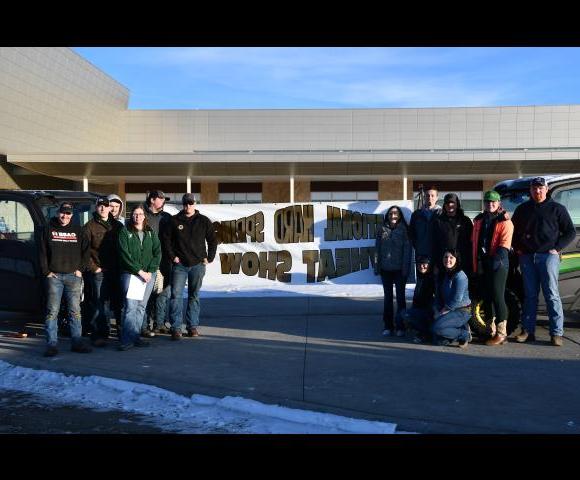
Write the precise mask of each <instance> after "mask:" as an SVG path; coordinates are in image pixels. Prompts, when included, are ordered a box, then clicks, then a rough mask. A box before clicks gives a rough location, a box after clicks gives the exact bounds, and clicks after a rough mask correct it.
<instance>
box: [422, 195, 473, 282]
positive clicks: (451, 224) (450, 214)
mask: <svg viewBox="0 0 580 480" xmlns="http://www.w3.org/2000/svg"><path fill="white" fill-rule="evenodd" d="M472 231H473V223H472V222H471V220H470V219H469V217H468V216H466V215H465V213H463V209H462V208H461V203H460V201H459V197H458V196H457V195H456V194H455V193H448V194H447V195H445V197H444V198H443V211H442V212H441V214H440V215H436V216H434V217H433V223H432V227H431V234H432V238H433V248H432V255H433V257H432V259H431V260H432V262H433V267H434V269H435V270H436V271H437V270H441V269H442V268H443V263H442V262H443V252H445V250H447V249H450V248H451V249H456V250H458V251H459V254H460V255H461V259H462V268H463V271H464V272H465V273H466V275H467V276H468V277H470V275H471V271H472V270H473V266H472V263H473V262H472V261H471V255H472V252H471V232H472Z"/></svg>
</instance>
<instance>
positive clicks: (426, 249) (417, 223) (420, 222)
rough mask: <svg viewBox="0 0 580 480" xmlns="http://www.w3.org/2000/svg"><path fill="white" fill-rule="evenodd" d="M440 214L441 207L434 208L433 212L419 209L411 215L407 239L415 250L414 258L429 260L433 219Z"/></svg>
mask: <svg viewBox="0 0 580 480" xmlns="http://www.w3.org/2000/svg"><path fill="white" fill-rule="evenodd" d="M440 214H441V207H439V206H436V207H435V208H434V209H433V210H429V209H426V208H419V209H417V210H415V211H414V212H413V214H412V215H411V222H410V223H409V238H410V239H411V243H412V244H413V248H414V249H415V256H416V257H418V256H426V257H429V258H431V249H432V247H433V233H432V229H433V218H434V217H435V216H437V215H440Z"/></svg>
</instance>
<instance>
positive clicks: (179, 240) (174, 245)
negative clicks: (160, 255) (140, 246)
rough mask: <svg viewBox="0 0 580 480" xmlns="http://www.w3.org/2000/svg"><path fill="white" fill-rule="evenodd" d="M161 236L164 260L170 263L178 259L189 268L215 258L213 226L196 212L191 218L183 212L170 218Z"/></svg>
mask: <svg viewBox="0 0 580 480" xmlns="http://www.w3.org/2000/svg"><path fill="white" fill-rule="evenodd" d="M162 235H163V237H162V243H163V248H164V249H165V255H166V258H168V259H169V260H170V261H171V262H173V259H174V258H175V257H179V260H180V262H181V264H182V265H184V266H186V267H191V266H193V265H197V264H199V263H201V262H202V261H203V259H204V258H207V260H208V262H212V261H213V259H214V258H215V254H216V251H217V240H216V236H215V231H214V226H213V224H212V222H211V220H210V219H209V218H207V217H206V216H205V215H202V214H201V213H199V212H198V211H197V210H196V211H195V213H194V214H193V215H192V216H191V217H188V216H187V215H185V212H184V211H183V210H182V211H181V212H179V213H178V214H177V215H175V216H173V217H171V221H170V222H169V225H168V227H167V228H164V229H163V232H162ZM206 242H207V250H206Z"/></svg>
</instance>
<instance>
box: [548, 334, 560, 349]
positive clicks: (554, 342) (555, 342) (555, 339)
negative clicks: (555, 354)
mask: <svg viewBox="0 0 580 480" xmlns="http://www.w3.org/2000/svg"><path fill="white" fill-rule="evenodd" d="M550 343H551V344H552V345H553V346H554V347H561V346H562V337H561V336H560V335H552V336H551V338H550Z"/></svg>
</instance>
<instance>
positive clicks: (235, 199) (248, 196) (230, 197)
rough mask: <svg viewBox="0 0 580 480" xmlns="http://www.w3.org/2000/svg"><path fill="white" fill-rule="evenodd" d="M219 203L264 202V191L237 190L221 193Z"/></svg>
mask: <svg viewBox="0 0 580 480" xmlns="http://www.w3.org/2000/svg"><path fill="white" fill-rule="evenodd" d="M219 203H225V204H230V203H232V204H233V203H262V193H258V192H235V193H220V194H219Z"/></svg>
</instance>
